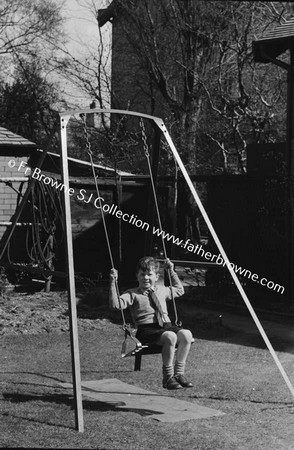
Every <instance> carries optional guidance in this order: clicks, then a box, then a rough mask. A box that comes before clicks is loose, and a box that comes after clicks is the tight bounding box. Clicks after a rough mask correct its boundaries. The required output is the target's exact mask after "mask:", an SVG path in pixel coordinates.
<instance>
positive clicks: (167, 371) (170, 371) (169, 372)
mask: <svg viewBox="0 0 294 450" xmlns="http://www.w3.org/2000/svg"><path fill="white" fill-rule="evenodd" d="M173 375H174V368H173V366H172V365H170V366H165V365H163V366H162V376H163V379H164V380H168V379H169V378H171V377H173Z"/></svg>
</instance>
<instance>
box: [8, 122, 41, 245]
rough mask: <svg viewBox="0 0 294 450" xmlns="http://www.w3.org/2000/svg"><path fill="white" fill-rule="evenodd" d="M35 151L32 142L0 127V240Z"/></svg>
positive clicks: (27, 178)
mask: <svg viewBox="0 0 294 450" xmlns="http://www.w3.org/2000/svg"><path fill="white" fill-rule="evenodd" d="M36 150H37V145H36V144H35V143H34V142H31V141H29V140H28V139H25V138H24V137H22V136H19V135H17V134H15V133H12V132H11V131H9V130H7V129H6V128H3V127H0V160H1V165H0V240H1V238H2V237H3V235H4V233H5V232H6V230H7V227H8V226H9V225H10V223H11V218H12V216H13V214H14V213H15V210H16V207H17V205H18V203H19V200H20V193H21V194H22V195H23V194H24V192H25V190H26V187H27V183H28V180H29V171H26V172H27V173H25V169H26V168H27V167H28V166H27V164H28V161H29V158H30V157H31V155H32V154H33V153H35V152H36Z"/></svg>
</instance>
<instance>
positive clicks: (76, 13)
mask: <svg viewBox="0 0 294 450" xmlns="http://www.w3.org/2000/svg"><path fill="white" fill-rule="evenodd" d="M93 2H94V5H95V6H96V8H97V9H99V8H100V7H103V6H102V5H103V1H101V0H96V1H95V0H93ZM93 2H92V1H91V0H65V1H64V8H63V11H64V17H65V18H66V19H67V22H66V31H67V33H68V34H69V36H70V39H71V40H70V42H69V44H68V48H69V49H70V50H71V51H76V52H80V51H81V47H82V43H86V44H88V45H89V46H91V47H92V46H97V41H98V38H99V33H98V25H97V21H96V19H95V16H94V8H93V6H92V3H93ZM82 48H83V47H82Z"/></svg>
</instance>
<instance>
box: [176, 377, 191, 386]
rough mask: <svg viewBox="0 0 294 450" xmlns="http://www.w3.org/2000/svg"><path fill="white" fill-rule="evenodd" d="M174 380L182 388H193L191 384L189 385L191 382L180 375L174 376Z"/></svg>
mask: <svg viewBox="0 0 294 450" xmlns="http://www.w3.org/2000/svg"><path fill="white" fill-rule="evenodd" d="M175 380H176V381H177V382H178V383H179V384H180V385H181V386H182V387H185V388H191V387H193V383H191V381H188V380H187V378H186V377H185V376H184V375H182V374H180V375H175Z"/></svg>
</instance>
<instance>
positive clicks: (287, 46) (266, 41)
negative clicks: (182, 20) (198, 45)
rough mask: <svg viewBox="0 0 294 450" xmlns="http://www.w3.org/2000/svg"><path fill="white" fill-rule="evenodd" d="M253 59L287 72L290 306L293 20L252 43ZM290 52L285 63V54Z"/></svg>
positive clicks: (293, 281) (291, 285)
mask: <svg viewBox="0 0 294 450" xmlns="http://www.w3.org/2000/svg"><path fill="white" fill-rule="evenodd" d="M252 46H253V55H254V60H255V62H257V63H263V64H275V65H277V66H279V67H281V68H282V69H284V70H286V71H287V77H288V78H287V83H288V92H287V105H286V107H287V141H286V156H285V163H286V172H287V173H286V177H287V182H286V183H285V184H286V192H285V194H286V197H287V202H288V207H287V210H288V219H287V224H286V226H287V232H286V234H287V239H288V255H287V274H288V277H287V278H288V289H289V303H290V304H292V302H293V296H294V277H293V270H294V219H293V217H294V216H293V213H294V185H293V175H294V17H293V18H291V19H290V20H287V21H285V22H283V23H282V24H281V25H278V26H276V27H274V28H273V29H271V30H268V31H266V32H265V34H264V35H263V36H262V37H260V38H259V39H258V40H256V41H254V42H253V43H252ZM287 52H288V53H289V57H288V61H287V60H285V58H283V59H280V57H281V56H285V53H287Z"/></svg>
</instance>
